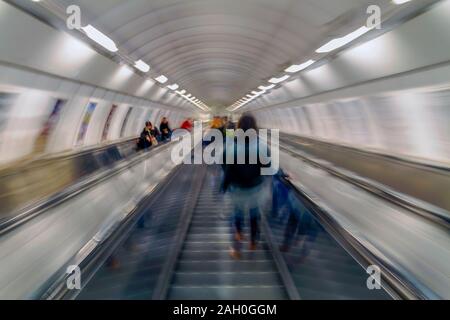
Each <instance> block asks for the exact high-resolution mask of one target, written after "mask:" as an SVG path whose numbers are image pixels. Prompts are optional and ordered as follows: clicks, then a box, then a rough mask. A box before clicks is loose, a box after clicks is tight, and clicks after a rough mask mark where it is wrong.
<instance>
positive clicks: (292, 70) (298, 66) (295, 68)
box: [284, 60, 316, 73]
mask: <svg viewBox="0 0 450 320" xmlns="http://www.w3.org/2000/svg"><path fill="white" fill-rule="evenodd" d="M314 62H316V61H315V60H308V61H306V62H304V63H302V64H293V65H292V66H290V67H289V68H287V69H286V70H284V71H285V72H288V73H296V72H299V71H302V70H304V69H306V68H308V67H309V66H310V65H312V64H314Z"/></svg>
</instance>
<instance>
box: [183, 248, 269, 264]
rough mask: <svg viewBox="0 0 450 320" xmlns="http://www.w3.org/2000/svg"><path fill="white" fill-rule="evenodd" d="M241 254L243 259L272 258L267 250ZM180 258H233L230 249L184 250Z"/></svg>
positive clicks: (192, 259)
mask: <svg viewBox="0 0 450 320" xmlns="http://www.w3.org/2000/svg"><path fill="white" fill-rule="evenodd" d="M241 255H242V259H243V260H269V259H271V258H272V257H271V255H270V253H269V252H267V251H265V250H255V251H249V250H243V251H242V252H241ZM179 259H180V260H183V261H186V260H191V261H199V260H200V261H204V260H206V261H208V260H209V261H211V260H222V261H224V260H230V261H231V260H233V258H232V257H231V256H230V252H229V250H212V251H206V250H197V251H195V250H183V252H182V253H181V255H180V258H179Z"/></svg>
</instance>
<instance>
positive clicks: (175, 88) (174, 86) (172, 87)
mask: <svg viewBox="0 0 450 320" xmlns="http://www.w3.org/2000/svg"><path fill="white" fill-rule="evenodd" d="M179 87H180V86H179V85H178V84H176V83H174V84H171V85H170V86H167V88H169V89H170V90H177V89H178V88H179Z"/></svg>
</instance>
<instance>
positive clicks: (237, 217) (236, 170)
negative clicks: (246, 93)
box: [222, 114, 269, 259]
mask: <svg viewBox="0 0 450 320" xmlns="http://www.w3.org/2000/svg"><path fill="white" fill-rule="evenodd" d="M238 129H242V130H243V131H244V133H245V132H247V131H248V130H251V129H253V130H255V131H257V125H256V120H255V118H253V117H252V116H251V115H249V114H244V115H243V116H242V117H241V118H240V120H239V122H238ZM234 139H235V142H236V140H237V138H236V137H234ZM258 140H259V139H258V138H257V139H253V140H252V139H246V140H245V143H244V145H239V144H237V143H234V144H232V145H231V147H230V145H227V147H226V149H225V153H228V152H230V153H231V152H232V151H233V150H230V149H229V148H234V164H225V165H224V166H223V168H224V178H223V183H222V191H223V192H227V191H229V193H230V196H231V199H232V202H233V205H234V217H233V223H232V228H233V232H232V234H233V246H232V248H231V252H230V255H231V256H232V257H233V258H235V259H239V258H240V256H241V254H240V248H241V241H242V240H243V239H244V237H243V234H242V231H243V227H244V221H245V218H246V215H247V214H248V215H249V218H250V246H249V247H250V250H255V249H256V247H257V241H258V239H259V219H260V208H261V206H263V204H264V201H265V199H266V198H267V197H266V192H265V189H266V188H265V186H264V179H263V176H262V175H261V168H262V167H265V165H263V164H262V163H261V162H260V161H259V157H258V156H257V161H256V164H250V161H249V158H250V153H251V152H256V155H258V154H259V153H258V150H259V144H258V142H259V141H258ZM242 155H244V157H245V162H244V163H243V164H238V163H237V159H238V157H239V156H242ZM225 158H226V155H224V159H225ZM267 166H269V165H267Z"/></svg>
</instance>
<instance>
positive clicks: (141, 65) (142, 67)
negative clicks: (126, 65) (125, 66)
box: [134, 60, 150, 72]
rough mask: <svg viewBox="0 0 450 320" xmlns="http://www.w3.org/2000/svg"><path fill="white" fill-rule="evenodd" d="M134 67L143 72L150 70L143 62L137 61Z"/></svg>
mask: <svg viewBox="0 0 450 320" xmlns="http://www.w3.org/2000/svg"><path fill="white" fill-rule="evenodd" d="M134 66H135V67H136V69H138V70H141V71H142V72H148V71H149V70H150V66H149V65H148V64H146V63H145V62H144V61H142V60H138V61H136V62H135V63H134Z"/></svg>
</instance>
